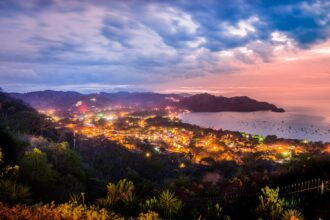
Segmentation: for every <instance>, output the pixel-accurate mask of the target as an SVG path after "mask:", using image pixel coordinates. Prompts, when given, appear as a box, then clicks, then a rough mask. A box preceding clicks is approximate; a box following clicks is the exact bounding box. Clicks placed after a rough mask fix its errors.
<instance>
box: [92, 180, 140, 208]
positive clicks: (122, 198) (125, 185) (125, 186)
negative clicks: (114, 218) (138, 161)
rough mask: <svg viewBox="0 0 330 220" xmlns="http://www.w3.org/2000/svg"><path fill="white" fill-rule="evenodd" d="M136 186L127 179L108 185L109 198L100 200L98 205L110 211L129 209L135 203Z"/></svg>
mask: <svg viewBox="0 0 330 220" xmlns="http://www.w3.org/2000/svg"><path fill="white" fill-rule="evenodd" d="M134 190H135V187H134V184H133V182H132V181H129V180H127V179H122V180H119V181H118V183H117V184H114V183H108V185H107V196H106V197H105V198H103V199H99V200H98V201H97V203H98V204H99V205H100V206H102V207H106V208H109V209H113V210H114V209H117V208H122V207H123V206H124V207H128V206H129V205H130V204H132V203H133V201H134V197H135V194H134Z"/></svg>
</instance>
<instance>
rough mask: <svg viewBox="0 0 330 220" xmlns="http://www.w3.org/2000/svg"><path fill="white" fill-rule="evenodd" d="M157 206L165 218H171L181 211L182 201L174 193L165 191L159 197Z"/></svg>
mask: <svg viewBox="0 0 330 220" xmlns="http://www.w3.org/2000/svg"><path fill="white" fill-rule="evenodd" d="M159 206H160V208H161V209H162V210H163V212H164V214H165V216H166V217H172V216H173V215H176V214H178V213H179V211H180V210H181V208H182V201H181V200H180V199H178V198H177V197H176V196H175V194H174V193H171V192H170V191H169V190H165V191H163V192H162V193H161V194H160V195H159Z"/></svg>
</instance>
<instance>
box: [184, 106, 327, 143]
mask: <svg viewBox="0 0 330 220" xmlns="http://www.w3.org/2000/svg"><path fill="white" fill-rule="evenodd" d="M179 118H180V119H181V120H182V121H183V122H185V123H190V124H195V125H199V126H202V127H210V128H215V129H220V128H221V129H223V130H230V131H241V132H247V133H250V134H259V135H263V136H266V135H276V136H277V137H282V138H291V139H306V140H309V141H323V142H330V121H329V118H327V117H326V116H325V115H324V116H319V115H308V114H302V113H297V112H285V113H275V112H269V111H261V112H251V113H240V112H217V113H207V112H203V113H191V112H189V113H183V114H181V115H180V116H179Z"/></svg>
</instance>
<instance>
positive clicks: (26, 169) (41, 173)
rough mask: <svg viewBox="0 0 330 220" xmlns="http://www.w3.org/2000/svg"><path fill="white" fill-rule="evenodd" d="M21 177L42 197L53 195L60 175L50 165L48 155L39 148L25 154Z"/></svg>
mask: <svg viewBox="0 0 330 220" xmlns="http://www.w3.org/2000/svg"><path fill="white" fill-rule="evenodd" d="M19 175H20V179H21V180H22V182H25V183H26V184H28V185H29V186H31V188H32V190H33V192H35V193H36V195H37V196H40V197H44V196H45V195H51V194H52V193H51V192H53V186H54V183H56V180H57V177H58V173H57V172H56V171H55V170H53V169H52V166H51V164H50V163H48V161H47V156H46V154H45V153H44V152H42V151H41V150H40V149H38V148H34V149H33V150H32V151H28V152H26V153H25V155H24V157H23V158H22V160H21V162H20V172H19ZM50 198H51V197H50Z"/></svg>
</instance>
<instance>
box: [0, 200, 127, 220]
mask: <svg viewBox="0 0 330 220" xmlns="http://www.w3.org/2000/svg"><path fill="white" fill-rule="evenodd" d="M0 219H22V220H25V219H29V220H48V219H49V220H50V219H52V220H60V219H68V220H78V219H86V220H91V219H95V220H96V219H100V220H105V219H111V220H124V218H122V217H119V216H118V215H116V214H114V213H113V212H109V211H107V210H106V209H98V208H97V207H95V206H89V207H88V206H86V205H74V204H71V203H64V204H61V205H55V204H54V203H51V204H45V205H35V206H26V205H16V206H13V207H8V206H6V205H4V204H3V203H0Z"/></svg>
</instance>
